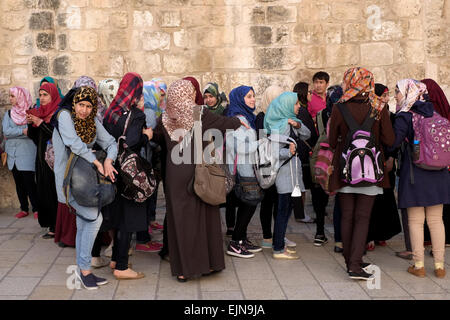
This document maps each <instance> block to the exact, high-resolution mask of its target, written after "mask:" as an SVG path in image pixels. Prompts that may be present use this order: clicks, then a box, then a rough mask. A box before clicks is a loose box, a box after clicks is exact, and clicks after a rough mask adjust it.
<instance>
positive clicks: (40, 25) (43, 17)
mask: <svg viewBox="0 0 450 320" xmlns="http://www.w3.org/2000/svg"><path fill="white" fill-rule="evenodd" d="M22 19H23V18H22ZM29 27H30V29H31V30H49V29H53V13H51V12H48V11H42V12H33V13H32V14H31V16H30V19H29Z"/></svg>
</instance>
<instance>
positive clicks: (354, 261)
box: [339, 193, 375, 272]
mask: <svg viewBox="0 0 450 320" xmlns="http://www.w3.org/2000/svg"><path fill="white" fill-rule="evenodd" d="M339 201H340V203H341V209H342V220H341V223H342V225H341V230H342V231H341V232H342V245H343V247H344V258H345V263H346V265H347V269H349V270H351V271H353V272H361V271H362V269H361V263H362V256H363V254H364V250H365V246H366V240H367V233H368V232H369V222H370V214H371V213H372V207H373V204H374V202H375V196H368V195H365V194H357V193H339Z"/></svg>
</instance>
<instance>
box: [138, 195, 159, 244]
mask: <svg viewBox="0 0 450 320" xmlns="http://www.w3.org/2000/svg"><path fill="white" fill-rule="evenodd" d="M156 190H158V189H156ZM157 198H158V192H156V191H155V192H153V194H152V195H151V196H150V198H148V199H147V200H146V201H145V204H146V205H147V228H146V229H145V230H142V231H138V232H136V242H137V243H140V244H144V243H148V242H149V241H151V240H152V237H151V235H150V233H149V231H148V229H149V228H148V226H150V222H151V221H153V220H154V219H155V215H156V199H157Z"/></svg>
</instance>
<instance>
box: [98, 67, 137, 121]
mask: <svg viewBox="0 0 450 320" xmlns="http://www.w3.org/2000/svg"><path fill="white" fill-rule="evenodd" d="M142 88H143V81H142V78H141V76H140V75H139V74H137V73H134V72H129V73H127V74H126V75H125V76H124V77H123V79H122V81H121V82H120V86H119V90H118V91H117V95H116V97H115V98H114V100H113V101H112V102H111V104H110V105H109V108H108V109H107V110H106V112H105V120H106V121H107V123H111V122H113V123H114V124H116V123H117V121H118V120H119V118H120V116H122V114H123V113H124V112H125V111H126V110H131V109H133V108H135V107H136V106H137V104H138V103H139V100H140V99H141V97H142Z"/></svg>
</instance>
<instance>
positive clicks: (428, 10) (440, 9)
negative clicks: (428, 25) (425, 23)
mask: <svg viewBox="0 0 450 320" xmlns="http://www.w3.org/2000/svg"><path fill="white" fill-rule="evenodd" d="M444 4H445V0H424V5H423V8H424V10H425V16H426V17H427V19H433V20H434V19H441V18H442V17H443V16H444Z"/></svg>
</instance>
